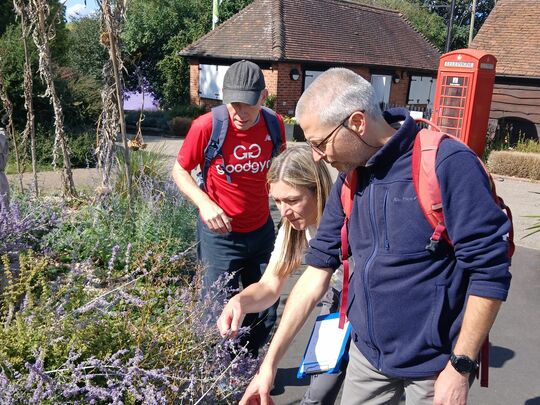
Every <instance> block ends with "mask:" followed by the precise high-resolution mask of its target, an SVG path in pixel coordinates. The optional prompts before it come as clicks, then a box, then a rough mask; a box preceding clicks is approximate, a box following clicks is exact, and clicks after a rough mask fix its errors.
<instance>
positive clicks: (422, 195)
mask: <svg viewBox="0 0 540 405" xmlns="http://www.w3.org/2000/svg"><path fill="white" fill-rule="evenodd" d="M416 121H417V122H424V123H426V124H427V125H429V126H430V127H431V128H433V129H434V130H430V129H422V130H420V131H419V132H418V134H417V135H416V139H415V141H414V146H413V152H412V178H413V184H414V189H415V191H416V195H417V197H418V203H419V204H420V207H421V208H422V212H423V213H424V215H425V217H426V219H427V221H428V222H429V223H430V225H431V226H432V228H433V234H432V235H431V237H430V241H429V244H428V245H427V246H426V249H428V250H430V251H433V252H434V251H435V250H436V248H437V245H438V243H439V241H440V239H441V238H442V239H444V240H445V241H446V242H447V243H448V244H449V245H450V246H452V241H451V240H450V238H449V237H448V233H447V232H446V226H445V220H444V214H443V209H442V208H443V206H442V198H441V187H440V184H439V181H438V179H437V175H436V173H435V160H436V157H437V151H438V150H439V145H440V143H441V142H442V141H443V139H445V138H452V139H456V140H458V141H460V140H459V139H458V138H456V137H454V136H452V135H449V134H445V133H443V132H441V131H440V130H439V128H437V127H436V126H435V125H434V124H432V123H431V122H429V121H427V120H424V119H417V120H416ZM460 142H461V141H460ZM478 159H479V160H480V158H478ZM480 162H481V163H482V161H481V160H480ZM482 167H483V168H484V170H485V171H486V174H487V176H488V178H489V181H490V184H491V192H492V195H493V198H494V200H495V201H496V202H497V204H498V205H499V207H501V209H502V210H504V211H505V212H506V215H507V216H508V218H509V219H510V223H511V224H512V213H511V211H510V208H509V207H507V206H506V205H505V204H504V201H503V199H502V198H501V197H499V196H498V195H497V192H496V190H495V183H494V181H493V178H492V177H491V175H490V174H489V172H488V171H487V170H486V167H485V166H484V164H483V163H482ZM357 184H358V174H357V171H356V170H351V171H350V172H349V173H347V176H346V177H345V181H344V182H343V186H342V188H341V204H342V206H343V211H344V213H345V221H344V223H343V226H342V228H341V256H342V263H343V289H342V292H341V306H340V311H339V327H340V328H342V327H343V325H344V324H345V320H346V308H347V299H348V292H349V262H348V259H347V258H348V255H349V240H348V229H349V220H350V215H351V212H352V208H353V200H354V194H355V192H356V187H357ZM514 250H515V246H514V228H513V226H511V227H510V232H509V235H508V257H512V255H513V254H514ZM479 363H480V368H479V370H478V371H477V374H476V376H477V377H480V386H482V387H487V386H488V376H489V374H488V373H489V336H488V337H486V340H485V341H484V343H483V344H482V348H481V349H480V356H479Z"/></svg>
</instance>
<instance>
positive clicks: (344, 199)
mask: <svg viewBox="0 0 540 405" xmlns="http://www.w3.org/2000/svg"><path fill="white" fill-rule="evenodd" d="M357 184H358V172H357V171H356V169H355V170H351V171H350V172H349V173H347V176H346V177H345V180H344V181H343V185H342V186H341V205H342V206H343V212H344V213H345V220H344V221H343V226H342V227H341V262H342V263H343V288H342V289H341V304H340V306H339V328H340V329H343V328H344V327H345V322H346V320H347V300H348V297H349V260H348V257H349V220H350V218H351V212H352V208H353V202H354V194H355V193H356V186H357Z"/></svg>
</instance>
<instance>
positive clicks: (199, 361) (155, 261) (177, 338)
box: [0, 249, 257, 404]
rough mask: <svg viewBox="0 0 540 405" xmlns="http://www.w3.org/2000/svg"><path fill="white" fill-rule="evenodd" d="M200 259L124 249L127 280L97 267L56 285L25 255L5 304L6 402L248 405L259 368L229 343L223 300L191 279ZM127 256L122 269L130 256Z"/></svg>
mask: <svg viewBox="0 0 540 405" xmlns="http://www.w3.org/2000/svg"><path fill="white" fill-rule="evenodd" d="M189 253H190V250H189V249H188V250H186V251H185V252H183V253H181V254H178V255H175V256H173V257H167V256H163V255H160V254H154V253H151V252H146V253H145V254H141V255H137V254H136V253H135V254H132V252H131V250H129V249H127V250H126V251H123V252H121V251H120V249H115V252H114V257H113V255H112V254H111V259H113V258H114V260H115V261H122V262H123V267H122V268H123V269H124V272H123V273H121V272H113V273H111V274H110V275H108V276H106V278H107V279H106V280H104V279H103V278H102V275H103V272H99V271H96V270H97V269H96V268H95V266H93V265H92V264H91V262H86V263H80V264H78V265H75V266H73V267H72V268H70V269H69V271H67V272H66V271H60V272H55V273H53V274H54V275H55V276H51V273H50V267H51V266H53V267H54V266H55V264H53V263H52V262H51V258H50V257H45V256H36V255H35V254H34V253H32V252H29V253H26V254H24V255H21V257H20V259H19V262H20V263H21V268H20V271H19V273H18V274H14V273H13V272H11V271H9V263H8V262H7V261H8V259H7V255H4V256H3V261H4V270H5V271H6V273H8V274H10V276H9V277H8V282H7V283H6V286H5V288H4V289H3V290H2V295H1V298H2V299H1V301H0V302H1V305H0V310H1V311H0V323H1V324H2V325H3V328H2V329H0V392H1V393H0V403H27V402H32V403H51V404H65V403H145V404H146V403H156V404H160V403H172V402H175V403H181V404H184V403H185V404H195V403H204V404H209V403H212V404H219V403H232V402H234V401H236V400H238V396H239V394H240V392H241V391H242V388H243V387H244V386H245V384H246V383H247V381H248V380H249V378H250V377H251V376H252V374H253V373H254V371H255V369H256V366H257V364H256V360H254V359H252V358H251V357H250V356H249V355H248V353H247V350H246V349H245V348H244V347H242V346H241V345H240V344H239V341H238V340H227V341H221V339H220V337H219V335H218V334H217V332H216V327H215V323H214V322H213V321H212V319H215V315H216V314H217V313H219V312H220V311H221V309H222V303H220V302H219V301H218V300H217V299H216V297H217V295H218V292H219V293H220V294H221V292H222V291H223V290H224V286H225V285H226V283H227V281H228V280H227V279H223V280H219V281H218V284H217V285H216V286H215V290H213V291H216V292H215V293H210V294H208V295H207V296H205V297H202V298H201V297H200V289H199V286H200V284H201V283H200V281H199V280H200V277H199V273H196V276H195V278H190V277H187V276H186V275H185V272H184V271H182V268H183V267H184V266H185V265H186V263H188V261H187V256H188V255H189ZM122 256H123V257H124V259H123V260H120V259H119V258H120V257H122Z"/></svg>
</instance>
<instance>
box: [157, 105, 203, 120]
mask: <svg viewBox="0 0 540 405" xmlns="http://www.w3.org/2000/svg"><path fill="white" fill-rule="evenodd" d="M205 112H206V111H205V110H204V107H201V106H197V105H192V104H189V105H185V104H182V105H176V106H174V107H173V108H171V109H170V110H169V111H168V112H167V114H168V116H169V118H172V117H189V118H197V117H198V116H199V115H202V114H204V113H205Z"/></svg>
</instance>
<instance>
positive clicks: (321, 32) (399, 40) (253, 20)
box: [180, 0, 440, 71]
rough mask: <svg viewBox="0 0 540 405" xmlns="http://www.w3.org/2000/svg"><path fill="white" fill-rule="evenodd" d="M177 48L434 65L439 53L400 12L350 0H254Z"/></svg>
mask: <svg viewBox="0 0 540 405" xmlns="http://www.w3.org/2000/svg"><path fill="white" fill-rule="evenodd" d="M180 54H181V55H184V56H197V57H213V58H226V59H242V58H246V59H253V60H269V61H278V60H286V61H300V62H303V61H309V62H314V63H317V62H319V63H325V62H328V63H333V64H360V65H375V66H389V67H403V68H413V69H422V70H432V71H434V70H437V64H438V60H439V56H440V55H439V53H438V51H437V50H436V49H435V47H434V46H433V45H432V44H431V43H430V42H428V41H427V40H426V39H425V38H424V37H423V36H422V35H421V34H419V33H418V32H416V31H415V30H414V29H413V28H412V26H411V25H410V24H409V23H408V22H407V21H406V20H405V19H404V17H403V16H402V15H401V14H400V13H398V12H395V11H391V10H386V9H381V8H377V7H372V6H367V5H363V4H359V3H357V2H354V1H348V0H302V1H299V0H255V1H254V2H253V3H251V4H250V5H249V6H247V7H246V8H245V9H243V10H242V11H240V12H239V13H238V14H236V15H235V16H233V17H232V18H230V19H229V20H227V21H226V22H224V23H223V24H222V25H220V26H219V27H217V28H216V29H215V30H213V31H211V32H209V33H208V34H206V35H205V36H203V37H202V38H200V39H199V40H198V41H196V42H194V43H193V44H191V45H189V46H187V47H186V48H185V49H183V50H182V52H181V53H180Z"/></svg>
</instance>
